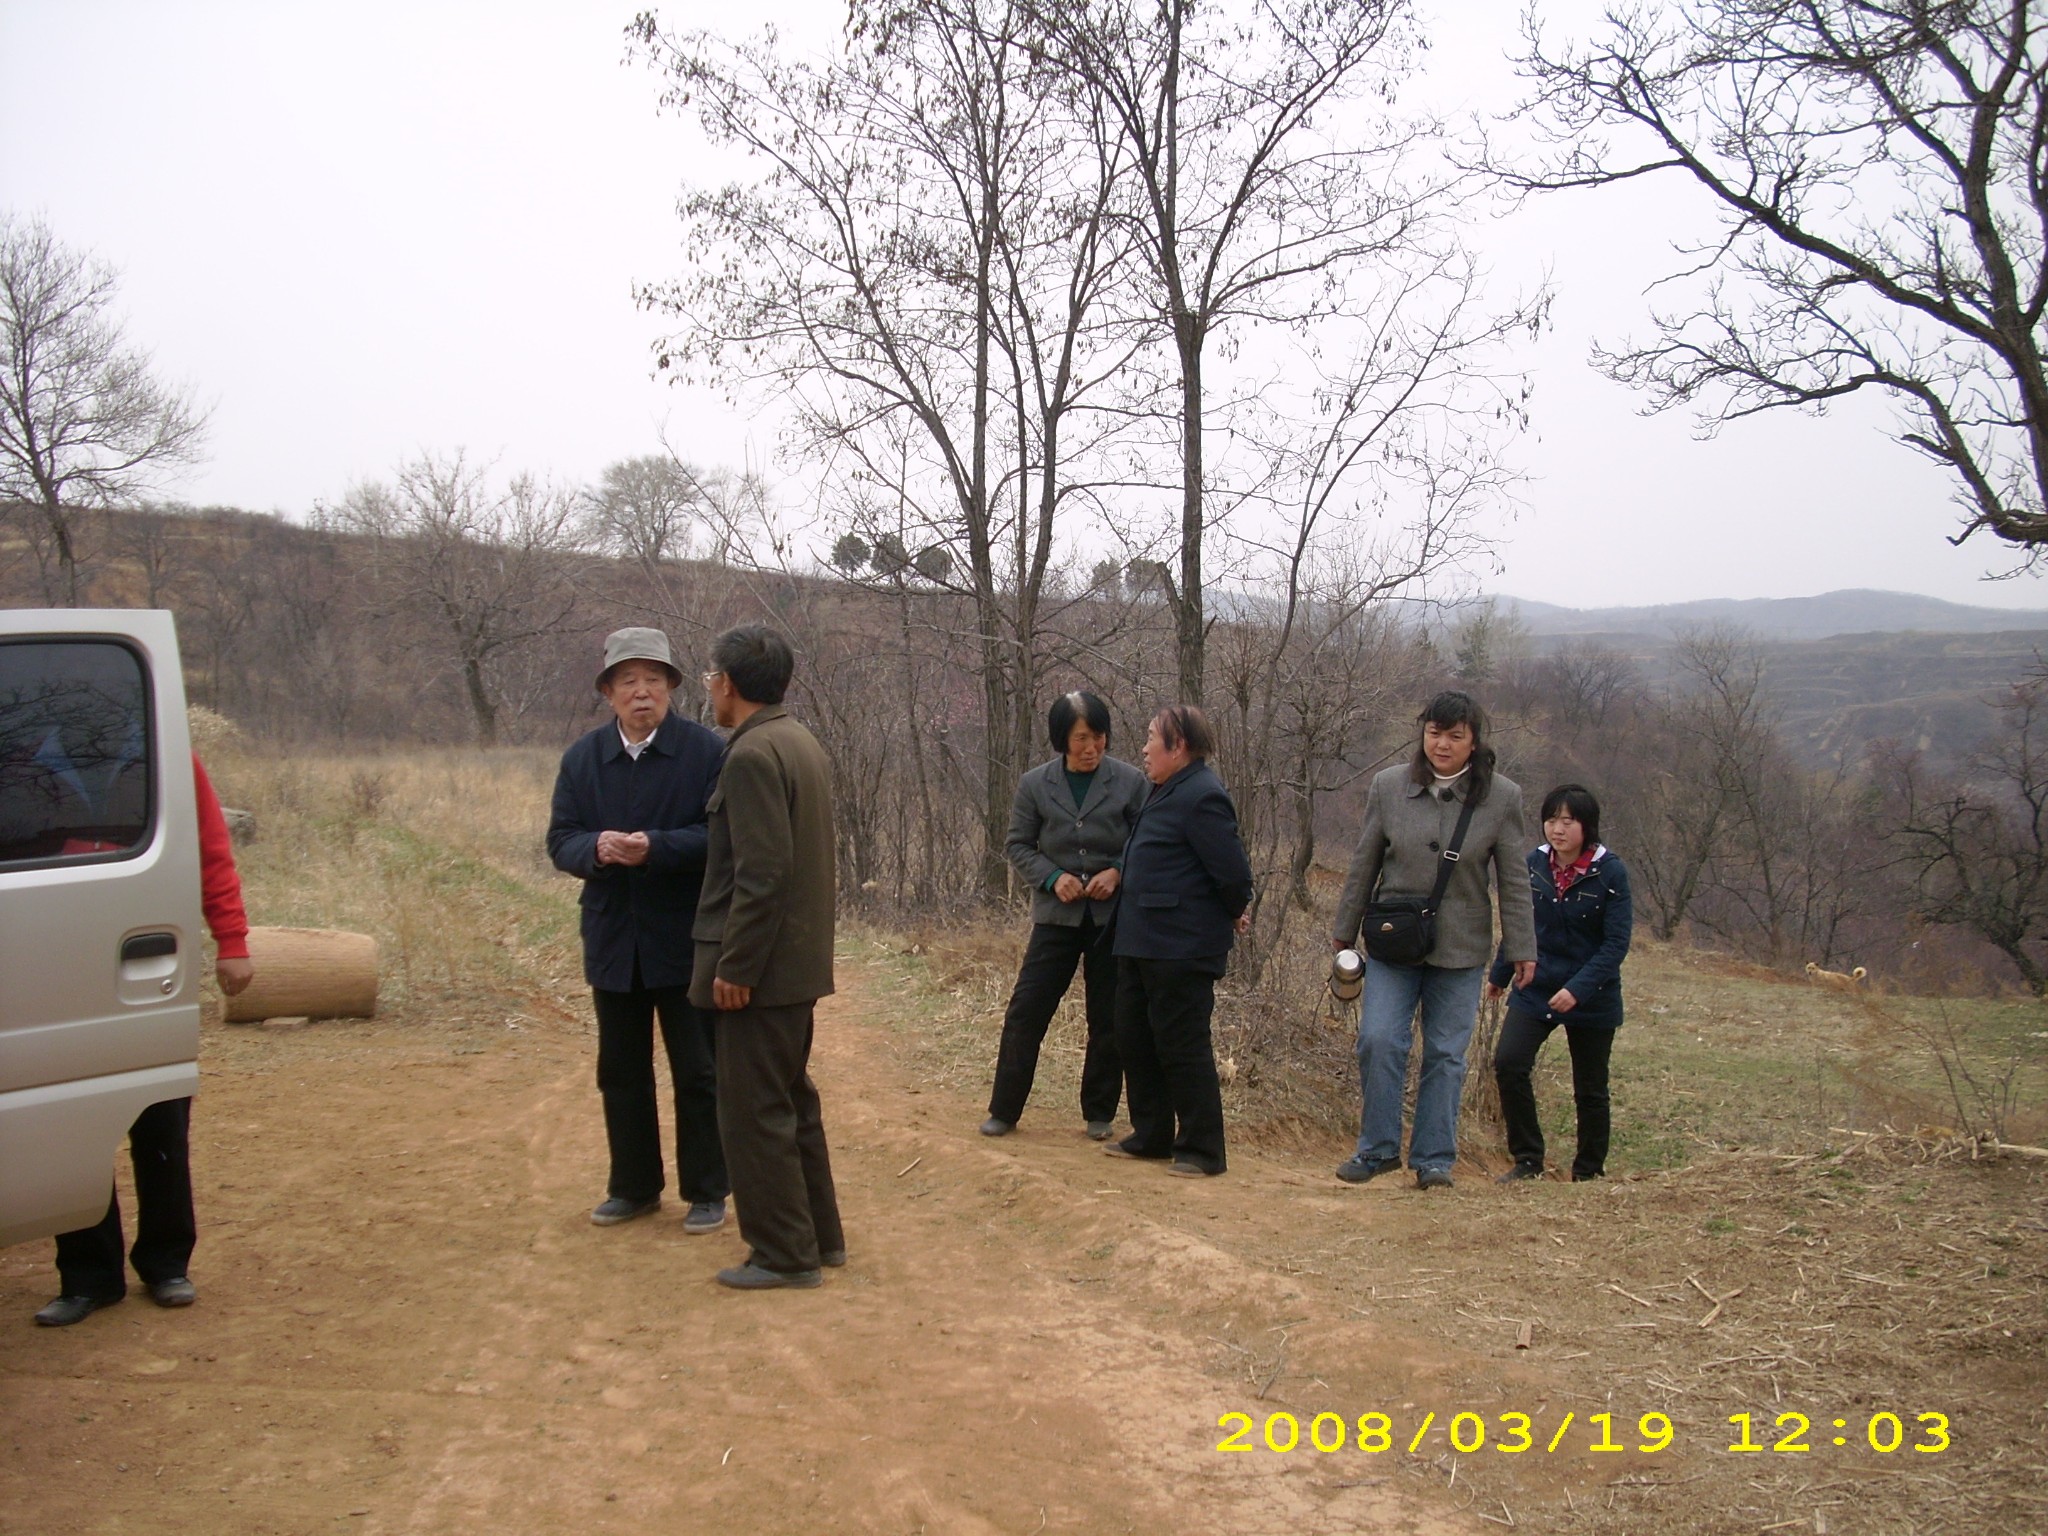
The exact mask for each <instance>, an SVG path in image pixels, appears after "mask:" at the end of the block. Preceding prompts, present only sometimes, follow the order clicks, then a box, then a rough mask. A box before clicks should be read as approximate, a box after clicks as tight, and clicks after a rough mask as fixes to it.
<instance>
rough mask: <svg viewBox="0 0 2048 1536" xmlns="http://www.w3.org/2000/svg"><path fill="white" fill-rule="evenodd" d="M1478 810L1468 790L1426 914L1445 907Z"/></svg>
mask: <svg viewBox="0 0 2048 1536" xmlns="http://www.w3.org/2000/svg"><path fill="white" fill-rule="evenodd" d="M1476 809H1478V807H1477V806H1476V805H1475V804H1474V803H1473V800H1472V794H1471V791H1470V789H1469V788H1468V789H1467V790H1466V793H1465V804H1464V807H1463V808H1462V809H1461V810H1460V811H1459V812H1458V825H1457V829H1456V830H1455V831H1453V832H1452V833H1451V844H1450V846H1449V847H1448V848H1446V849H1444V853H1443V860H1442V862H1441V864H1440V866H1439V867H1438V869H1437V872H1436V886H1435V888H1434V889H1433V890H1431V891H1430V893H1429V905H1428V906H1427V907H1425V908H1424V909H1423V910H1424V911H1426V912H1430V913H1434V912H1435V911H1436V909H1437V908H1438V907H1440V906H1442V905H1443V900H1444V892H1445V891H1447V890H1449V889H1450V888H1451V874H1452V872H1453V871H1455V870H1456V869H1457V867H1458V851H1459V850H1460V849H1461V848H1463V847H1464V846H1465V829H1466V828H1467V827H1469V826H1471V825H1472V813H1473V811H1475V810H1476Z"/></svg>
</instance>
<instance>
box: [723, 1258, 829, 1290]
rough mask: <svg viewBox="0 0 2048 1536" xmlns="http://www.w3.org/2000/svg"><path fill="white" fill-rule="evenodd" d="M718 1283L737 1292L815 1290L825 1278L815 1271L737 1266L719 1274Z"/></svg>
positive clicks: (748, 1265) (751, 1265) (753, 1265)
mask: <svg viewBox="0 0 2048 1536" xmlns="http://www.w3.org/2000/svg"><path fill="white" fill-rule="evenodd" d="M718 1283H719V1284H720V1285H729V1286H731V1287H732V1288H733V1289H734V1290H736V1291H781V1290H797V1291H809V1290H815V1289H816V1288H817V1287H818V1286H821V1285H823V1284H824V1283H825V1277H824V1276H823V1275H821V1274H819V1273H818V1272H817V1271H816V1270H815V1269H789V1270H783V1269H763V1268H762V1267H761V1266H760V1265H758V1264H737V1265H735V1266H733V1268H731V1269H721V1270H720V1271H719V1272H718Z"/></svg>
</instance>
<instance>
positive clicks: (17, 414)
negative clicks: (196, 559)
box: [0, 213, 206, 607]
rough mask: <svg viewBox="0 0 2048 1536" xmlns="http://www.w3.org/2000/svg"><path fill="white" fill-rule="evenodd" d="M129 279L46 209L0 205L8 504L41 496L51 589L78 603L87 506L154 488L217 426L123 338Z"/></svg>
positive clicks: (37, 502)
mask: <svg viewBox="0 0 2048 1536" xmlns="http://www.w3.org/2000/svg"><path fill="white" fill-rule="evenodd" d="M118 281H119V278H118V274H117V273H116V272H115V271H114V269H113V268H112V267H111V266H109V265H107V264H106V263H105V262H103V261H101V260H99V259H98V258H97V257H95V256H92V255H90V254H88V253H86V252H82V251H77V250H74V249H72V248H70V247H68V246H65V245H62V244H60V243H59V242H58V241H57V239H56V237H55V236H54V235H52V234H51V233H50V230H49V227H48V226H47V225H45V224H44V223H43V222H42V221H41V220H40V219H27V220H23V219H20V218H17V217H16V216H15V215H13V214H11V213H0V505H4V504H5V503H7V502H9V501H13V502H17V503H21V504H25V505H27V506H30V507H33V509H34V512H33V516H34V518H35V519H36V520H37V522H38V523H39V525H40V527H39V529H38V530H37V532H38V533H39V535H40V536H41V537H39V538H38V539H37V540H36V542H37V543H38V547H39V548H41V547H44V546H43V544H42V538H47V541H48V542H47V548H48V550H49V552H50V555H51V557H52V558H51V565H52V566H53V569H52V570H51V571H50V572H49V574H48V576H47V577H46V580H45V583H44V597H45V600H46V601H50V602H63V603H67V604H69V605H71V606H74V607H75V606H77V603H78V600H79V584H80V578H79V568H80V564H81V562H80V551H79V548H78V543H77V521H78V517H77V514H78V511H79V509H81V508H106V507H110V506H112V505H114V504H116V503H118V502H122V501H128V500H133V499H134V498H136V497H138V496H141V495H144V494H146V493H147V492H148V491H150V490H151V489H153V488H154V487H155V486H156V485H157V484H158V483H159V482H160V481H161V479H162V478H163V477H164V476H165V475H166V473H168V472H169V471H171V470H173V469H175V468H177V467H178V466H180V465H183V464H187V463H190V462H191V461H192V460H194V459H196V458H197V457H198V456H199V450H200V445H201V440H202V437H203V435H204V431H205V425H206V415H205V412H203V411H201V410H200V409H199V407H198V406H197V405H196V404H195V403H194V402H193V401H192V400H191V398H190V397H189V396H187V395H186V394H185V393H183V392H182V391H180V390H177V389H174V388H172V387H171V386H169V385H167V384H165V383H163V382H162V381H161V380H159V379H158V378H157V377H156V376H155V374H154V373H153V372H152V370H151V367H150V359H149V355H148V354H147V353H145V352H143V351H141V350H139V349H137V348H134V347H131V346H129V345H128V344H127V343H126V342H125V341H124V340H123V339H122V336H121V328H120V326H119V324H118V323H117V322H116V320H115V318H114V316H113V314H112V313H111V311H112V306H113V301H114V292H115V288H116V286H117V284H118Z"/></svg>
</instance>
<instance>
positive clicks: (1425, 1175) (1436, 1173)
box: [1415, 1168, 1451, 1189]
mask: <svg viewBox="0 0 2048 1536" xmlns="http://www.w3.org/2000/svg"><path fill="white" fill-rule="evenodd" d="M1415 1187H1416V1188H1417V1189H1449V1188H1450V1187H1451V1170H1450V1169H1448V1168H1418V1169H1416V1170H1415Z"/></svg>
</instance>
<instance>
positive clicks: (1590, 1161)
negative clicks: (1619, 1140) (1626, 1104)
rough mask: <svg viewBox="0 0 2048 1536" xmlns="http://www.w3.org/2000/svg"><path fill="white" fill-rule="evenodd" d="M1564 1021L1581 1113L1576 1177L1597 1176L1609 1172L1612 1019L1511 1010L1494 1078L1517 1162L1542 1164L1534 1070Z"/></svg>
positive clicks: (1496, 1057) (1502, 1033)
mask: <svg viewBox="0 0 2048 1536" xmlns="http://www.w3.org/2000/svg"><path fill="white" fill-rule="evenodd" d="M1560 1024H1562V1025H1564V1039H1565V1044H1566V1045H1568V1046H1570V1047H1571V1053H1572V1099H1573V1101H1574V1103H1575V1104H1576V1105H1577V1107H1578V1116H1579V1150H1578V1155H1577V1156H1576V1157H1574V1158H1573V1159H1572V1177H1573V1178H1575V1179H1597V1178H1599V1177H1600V1176H1601V1175H1602V1174H1604V1173H1605V1172H1606V1171H1607V1138H1608V1126H1609V1111H1608V1103H1607V1058H1608V1056H1609V1054H1610V1053H1611V1052H1612V1051H1613V1050H1614V1035H1615V1029H1614V1026H1613V1025H1610V1024H1573V1023H1571V1022H1570V1021H1569V1020H1566V1019H1558V1018H1550V1019H1539V1018H1538V1017H1536V1015H1535V1014H1533V1013H1530V1012H1528V1011H1526V1010H1525V1009H1521V1008H1510V1009H1508V1010H1507V1017H1506V1019H1504V1020H1503V1021H1502V1023H1501V1027H1500V1043H1499V1045H1497V1046H1496V1047H1495V1048H1494V1052H1493V1079H1494V1082H1495V1083H1497V1084H1498V1085H1499V1087H1500V1113H1501V1118H1502V1119H1503V1120H1505V1121H1506V1122H1507V1127H1508V1150H1509V1151H1510V1152H1512V1153H1513V1154H1514V1155H1515V1161H1516V1162H1518V1163H1526V1164H1528V1165H1530V1166H1531V1167H1536V1168H1540V1167H1542V1166H1543V1124H1542V1122H1541V1121H1540V1120H1539V1119H1538V1118H1537V1116H1536V1089H1535V1087H1534V1086H1533V1085H1532V1084H1531V1083H1530V1081H1529V1074H1530V1073H1531V1072H1532V1071H1534V1070H1535V1067H1536V1053H1537V1052H1538V1051H1539V1050H1541V1049H1542V1048H1543V1042H1544V1041H1545V1040H1548V1039H1549V1038H1550V1032H1551V1031H1552V1030H1553V1029H1556V1028H1557V1027H1558V1025H1560Z"/></svg>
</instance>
